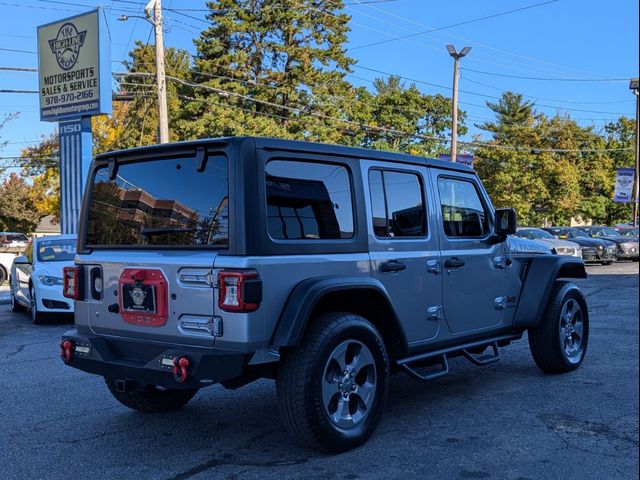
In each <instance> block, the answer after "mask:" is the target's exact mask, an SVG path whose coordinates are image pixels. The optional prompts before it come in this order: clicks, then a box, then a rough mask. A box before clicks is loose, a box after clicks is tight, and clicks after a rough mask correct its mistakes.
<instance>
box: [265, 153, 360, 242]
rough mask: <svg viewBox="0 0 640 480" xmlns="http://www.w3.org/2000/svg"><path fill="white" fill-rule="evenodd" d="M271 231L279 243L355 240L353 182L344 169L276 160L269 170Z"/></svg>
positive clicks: (268, 218) (268, 212)
mask: <svg viewBox="0 0 640 480" xmlns="http://www.w3.org/2000/svg"><path fill="white" fill-rule="evenodd" d="M265 183H266V190H267V228H268V230H269V235H270V236H271V238H274V239H277V240H323V239H325V240H326V239H330V240H336V239H343V238H351V237H353V233H354V222H353V205H352V200H351V199H352V195H351V178H350V175H349V171H348V170H347V168H346V167H344V166H342V165H333V164H327V163H315V162H302V161H292V160H272V161H270V162H269V163H267V168H266V178H265Z"/></svg>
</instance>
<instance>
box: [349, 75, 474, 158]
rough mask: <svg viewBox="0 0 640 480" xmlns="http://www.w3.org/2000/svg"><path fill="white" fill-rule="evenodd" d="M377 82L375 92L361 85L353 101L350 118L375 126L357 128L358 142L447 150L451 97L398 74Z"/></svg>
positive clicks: (408, 150)
mask: <svg viewBox="0 0 640 480" xmlns="http://www.w3.org/2000/svg"><path fill="white" fill-rule="evenodd" d="M373 85H374V91H373V92H370V91H368V90H366V89H360V90H359V91H358V92H357V94H356V95H355V102H352V103H353V105H352V111H351V112H350V114H351V117H350V118H351V119H352V120H354V121H356V122H357V123H360V124H365V125H369V126H370V127H371V128H367V129H365V130H364V131H360V132H358V129H357V128H356V129H355V130H354V131H353V135H354V137H355V138H356V142H357V144H358V146H363V147H368V148H375V149H381V150H393V151H401V152H406V153H410V154H414V155H431V156H433V155H437V154H438V153H440V152H444V151H446V150H447V138H448V135H447V134H448V130H449V128H450V126H451V100H450V99H448V98H445V97H443V96H441V95H435V96H432V95H425V94H423V93H422V92H420V90H418V88H417V87H416V86H415V84H411V85H410V86H409V87H406V86H405V85H404V84H403V83H402V81H401V80H400V78H399V77H394V76H392V77H389V78H388V79H386V80H384V79H376V80H375V81H374V83H373ZM465 116H466V114H465V113H464V112H460V116H459V119H460V122H461V124H460V133H461V134H462V135H464V134H465V133H466V131H467V128H466V127H465V126H464V123H463V122H464V118H465ZM376 127H379V128H378V129H376ZM399 132H404V133H406V134H403V133H399Z"/></svg>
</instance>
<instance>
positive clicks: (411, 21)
mask: <svg viewBox="0 0 640 480" xmlns="http://www.w3.org/2000/svg"><path fill="white" fill-rule="evenodd" d="M364 7H365V8H367V9H369V10H373V11H376V12H380V13H382V14H384V15H386V16H389V17H392V18H396V19H399V20H403V21H404V22H406V23H409V24H413V25H418V26H420V27H424V28H428V29H432V28H434V27H432V26H430V25H426V24H424V23H421V22H418V21H416V20H415V19H413V18H408V17H404V16H402V15H397V14H395V13H393V12H389V11H387V10H383V9H381V8H377V7H375V6H372V5H364ZM351 10H353V9H351ZM356 11H357V12H359V13H361V11H360V10H356ZM372 18H376V19H377V17H372ZM443 34H444V35H445V36H448V37H452V38H456V39H459V40H463V41H464V42H467V43H471V44H473V45H478V46H480V47H483V48H486V49H489V50H493V51H495V52H500V53H503V54H506V55H509V56H513V57H517V58H522V59H524V60H528V61H530V62H535V63H539V64H543V65H549V66H550V67H553V71H554V72H555V71H558V69H562V70H573V71H577V72H583V73H589V74H592V75H598V76H603V75H604V74H601V73H594V72H591V71H588V70H584V69H580V68H575V67H570V66H567V65H566V64H564V63H563V64H559V63H554V62H550V61H548V60H541V59H539V58H535V57H530V56H527V55H522V54H520V53H516V52H512V51H509V50H506V49H503V48H498V47H494V46H492V45H488V44H486V43H482V42H479V41H477V40H472V39H469V38H466V37H463V36H460V35H456V34H454V33H451V32H443ZM478 55H482V54H481V53H479V52H476V53H475V54H474V59H477V57H478ZM507 61H514V62H518V61H517V60H507ZM487 63H489V62H487ZM518 63H523V62H518ZM523 64H524V63H523ZM524 65H527V69H528V70H529V71H530V70H531V66H530V64H524ZM509 68H515V67H509Z"/></svg>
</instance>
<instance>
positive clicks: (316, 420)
mask: <svg viewBox="0 0 640 480" xmlns="http://www.w3.org/2000/svg"><path fill="white" fill-rule="evenodd" d="M312 322H313V323H312V325H311V326H310V327H309V329H308V331H307V332H306V335H305V339H304V340H303V342H302V344H301V345H299V346H297V347H295V348H293V349H291V350H289V351H286V352H284V353H283V358H282V360H281V362H280V367H279V370H278V377H277V397H278V409H279V413H280V417H281V419H282V422H283V424H284V426H285V428H286V430H287V431H288V432H289V434H290V435H291V436H292V437H293V438H294V439H295V440H296V441H297V442H299V443H300V444H302V445H304V446H307V447H310V448H314V449H317V450H322V451H327V452H333V453H336V452H344V451H347V450H351V449H352V448H355V447H357V446H359V445H362V444H363V443H364V442H365V441H366V440H367V439H368V438H369V437H370V436H371V434H372V433H373V431H374V430H375V428H376V426H377V425H378V422H379V421H380V417H381V415H382V411H383V409H384V404H385V402H386V399H387V395H388V392H389V358H388V356H387V351H386V349H385V345H384V342H383V340H382V337H381V336H380V334H379V333H378V331H377V330H376V329H375V327H374V326H373V325H372V324H371V323H369V322H368V321H367V320H366V319H365V318H363V317H360V316H358V315H354V314H350V313H337V312H332V313H326V314H322V315H320V316H318V317H317V318H315V319H313V321H312ZM340 349H344V357H342V356H341V355H340V353H339V351H340ZM338 357H340V358H343V359H344V365H346V367H345V369H344V370H343V371H342V372H341V371H340V370H341V369H342V366H341V364H340V362H338V361H337V359H338ZM334 387H335V393H332V392H333V390H332V389H333V388H334ZM323 393H324V397H323ZM327 398H330V401H326V402H325V399H327ZM333 407H335V410H334V411H332V409H333ZM338 424H340V425H341V426H340V425H338ZM345 424H346V425H345Z"/></svg>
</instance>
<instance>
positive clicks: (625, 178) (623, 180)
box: [618, 175, 633, 187]
mask: <svg viewBox="0 0 640 480" xmlns="http://www.w3.org/2000/svg"><path fill="white" fill-rule="evenodd" d="M618 183H619V184H620V185H622V186H623V187H628V186H629V185H631V183H633V176H631V175H620V176H619V177H618Z"/></svg>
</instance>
